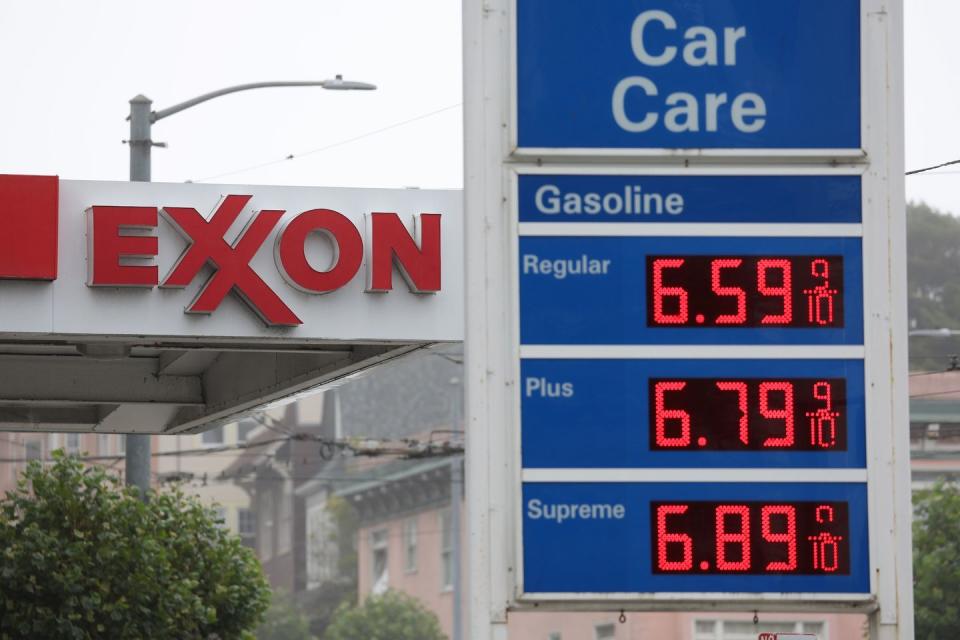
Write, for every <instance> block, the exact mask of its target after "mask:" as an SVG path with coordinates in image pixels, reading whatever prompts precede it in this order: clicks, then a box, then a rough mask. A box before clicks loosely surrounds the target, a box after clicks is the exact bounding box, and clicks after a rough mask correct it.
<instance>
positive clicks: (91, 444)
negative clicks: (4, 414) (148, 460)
mask: <svg viewBox="0 0 960 640" xmlns="http://www.w3.org/2000/svg"><path fill="white" fill-rule="evenodd" d="M153 440H154V441H156V437H154V438H153ZM57 449H63V450H64V451H66V452H67V453H70V454H75V455H82V456H92V457H100V456H102V457H110V456H116V458H115V459H113V460H110V459H104V460H97V461H95V462H91V463H90V464H97V465H99V466H101V467H103V468H105V469H107V470H108V471H109V472H111V473H114V474H116V475H117V476H119V477H121V478H122V477H123V473H124V469H125V467H126V464H125V463H124V460H123V456H124V455H125V453H126V436H125V435H123V434H115V433H37V432H32V431H11V432H5V433H0V460H3V461H6V462H0V497H2V496H3V495H4V494H5V493H6V492H7V491H10V490H11V489H13V488H14V487H16V484H17V479H18V478H19V477H20V474H21V473H23V471H24V470H25V469H26V468H27V463H28V461H30V460H49V459H50V454H51V453H52V452H53V451H55V450H57ZM154 469H156V461H154Z"/></svg>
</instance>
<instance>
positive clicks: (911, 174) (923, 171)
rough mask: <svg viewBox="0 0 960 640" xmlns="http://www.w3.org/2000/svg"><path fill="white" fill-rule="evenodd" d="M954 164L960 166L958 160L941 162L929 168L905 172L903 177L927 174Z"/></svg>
mask: <svg viewBox="0 0 960 640" xmlns="http://www.w3.org/2000/svg"><path fill="white" fill-rule="evenodd" d="M955 164H960V160H950V161H949V162H941V163H940V164H935V165H933V166H931V167H923V168H922V169H913V170H912V171H907V172H906V173H905V174H904V175H907V176H915V175H917V174H920V173H927V172H928V171H933V170H934V169H942V168H943V167H949V166H952V165H955Z"/></svg>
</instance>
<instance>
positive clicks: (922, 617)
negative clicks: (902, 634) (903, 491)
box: [913, 482, 960, 640]
mask: <svg viewBox="0 0 960 640" xmlns="http://www.w3.org/2000/svg"><path fill="white" fill-rule="evenodd" d="M913 505H914V511H915V519H914V522H913V573H914V575H913V585H914V587H913V593H914V600H915V609H916V613H915V618H916V624H915V629H916V637H917V640H940V639H941V638H954V637H956V635H957V629H960V489H958V487H957V486H956V485H954V484H948V483H944V482H940V483H938V484H937V485H935V486H934V487H933V488H932V489H926V490H922V491H917V492H915V493H914V495H913Z"/></svg>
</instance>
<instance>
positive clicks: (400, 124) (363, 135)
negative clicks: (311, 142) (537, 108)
mask: <svg viewBox="0 0 960 640" xmlns="http://www.w3.org/2000/svg"><path fill="white" fill-rule="evenodd" d="M461 106H463V103H462V102H458V103H456V104H451V105H447V106H445V107H441V108H439V109H435V110H433V111H429V112H427V113H422V114H420V115H418V116H414V117H412V118H407V119H406V120H400V121H399V122H394V123H391V124H388V125H386V126H384V127H380V128H379V129H373V130H372V131H367V132H365V133H361V134H360V135H356V136H353V137H351V138H346V139H344V140H338V141H337V142H333V143H330V144H327V145H323V146H321V147H317V148H315V149H309V150H307V151H302V152H300V153H290V154H287V155H286V156H284V157H282V158H278V159H276V160H268V161H267V162H261V163H258V164H253V165H250V166H247V167H242V168H240V169H234V170H232V171H225V172H223V173H218V174H215V175H211V176H207V177H204V178H197V179H193V180H187V181H186V182H207V181H208V180H216V179H217V178H225V177H227V176H233V175H236V174H238V173H246V172H247V171H253V170H255V169H262V168H264V167H269V166H272V165H275V164H280V163H282V162H287V161H290V160H298V159H300V158H303V157H306V156H310V155H313V154H315V153H321V152H323V151H328V150H330V149H335V148H336V147H342V146H344V145H347V144H350V143H352V142H357V141H359V140H363V139H365V138H370V137H372V136H375V135H378V134H381V133H384V132H386V131H390V130H391V129H396V128H398V127H403V126H406V125H408V124H412V123H414V122H418V121H420V120H425V119H427V118H431V117H433V116H436V115H439V114H441V113H444V112H446V111H450V110H452V109H456V108H457V107H461Z"/></svg>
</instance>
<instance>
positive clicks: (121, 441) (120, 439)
mask: <svg viewBox="0 0 960 640" xmlns="http://www.w3.org/2000/svg"><path fill="white" fill-rule="evenodd" d="M117 453H119V454H120V455H127V436H126V435H125V434H123V433H121V434H120V435H118V436H117Z"/></svg>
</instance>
